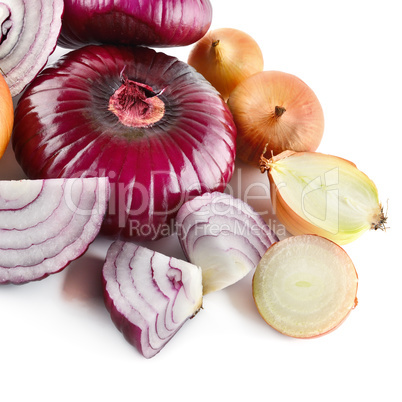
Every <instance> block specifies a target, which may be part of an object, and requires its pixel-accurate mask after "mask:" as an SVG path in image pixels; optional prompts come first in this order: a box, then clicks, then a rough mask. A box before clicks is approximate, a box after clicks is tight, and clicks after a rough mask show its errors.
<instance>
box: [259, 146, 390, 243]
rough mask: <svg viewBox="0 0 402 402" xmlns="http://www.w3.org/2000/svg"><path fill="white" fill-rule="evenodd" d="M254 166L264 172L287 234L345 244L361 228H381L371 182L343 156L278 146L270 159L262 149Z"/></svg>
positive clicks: (380, 211) (380, 210)
mask: <svg viewBox="0 0 402 402" xmlns="http://www.w3.org/2000/svg"><path fill="white" fill-rule="evenodd" d="M264 153H265V152H264ZM260 168H261V172H265V171H268V178H269V181H270V187H271V200H272V204H273V208H274V211H275V213H276V215H277V217H278V219H279V220H280V221H281V222H282V223H283V224H284V225H285V227H286V229H287V230H288V232H290V233H291V234H293V235H298V234H316V235H319V236H323V237H326V238H327V239H330V240H332V241H334V242H336V243H338V244H346V243H350V242H352V241H353V240H355V239H357V238H358V237H359V236H361V235H362V234H363V233H364V232H366V231H367V230H370V229H384V228H385V223H386V219H387V218H386V216H385V214H384V211H383V208H382V205H381V203H380V202H379V198H378V191H377V187H376V186H375V184H374V183H373V181H372V180H370V179H369V178H368V177H367V176H366V175H365V174H364V173H363V172H361V171H360V170H359V169H358V168H357V167H356V165H355V164H354V163H352V162H350V161H348V160H346V159H343V158H340V157H337V156H332V155H325V154H322V153H318V152H294V151H284V152H282V153H280V154H279V155H276V156H272V157H271V159H266V158H265V157H264V154H263V155H262V156H261V159H260Z"/></svg>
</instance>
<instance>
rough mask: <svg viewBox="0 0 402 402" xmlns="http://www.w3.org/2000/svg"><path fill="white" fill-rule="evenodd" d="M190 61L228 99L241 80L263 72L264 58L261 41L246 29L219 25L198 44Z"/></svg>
mask: <svg viewBox="0 0 402 402" xmlns="http://www.w3.org/2000/svg"><path fill="white" fill-rule="evenodd" d="M188 64H189V65H190V66H192V67H194V68H195V69H196V70H197V71H198V72H199V73H200V74H202V75H203V76H204V77H205V78H206V79H207V80H208V81H209V82H210V83H211V84H212V85H213V86H214V87H215V88H216V89H217V90H218V91H219V92H220V94H221V95H222V97H223V99H224V100H227V99H228V98H229V95H230V93H231V92H232V91H233V90H234V88H235V87H236V86H237V85H238V84H239V83H240V82H242V81H243V80H244V79H246V78H247V77H249V76H251V75H253V74H255V73H257V72H260V71H262V69H263V68H264V58H263V55H262V51H261V49H260V47H259V46H258V43H257V42H256V41H255V40H254V39H253V38H252V37H251V36H250V35H248V34H247V33H246V32H243V31H240V30H239V29H233V28H219V29H214V30H212V31H209V32H208V33H207V34H206V35H205V36H204V37H202V38H201V39H200V40H199V41H198V42H197V43H196V44H195V45H194V47H193V49H192V50H191V52H190V54H189V57H188Z"/></svg>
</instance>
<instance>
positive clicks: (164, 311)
mask: <svg viewBox="0 0 402 402" xmlns="http://www.w3.org/2000/svg"><path fill="white" fill-rule="evenodd" d="M121 256H123V257H122V259H121ZM169 271H175V272H177V273H178V274H179V278H178V281H177V282H176V281H175V279H174V277H169V276H168V275H169ZM167 281H169V282H171V283H169V285H168V284H167ZM201 281H202V279H201V269H200V268H199V267H197V266H195V265H192V264H189V263H187V262H185V261H181V260H177V259H175V258H172V257H168V256H165V255H162V254H160V253H157V252H155V251H152V250H150V249H147V248H144V247H141V246H138V245H135V244H134V243H132V242H124V241H121V240H117V241H115V242H114V243H112V245H111V246H110V247H109V250H108V253H107V256H106V260H105V264H104V266H103V270H102V284H103V295H104V302H105V306H106V309H107V310H108V311H109V313H110V316H111V319H112V321H113V323H114V325H115V326H116V328H117V329H118V330H119V331H120V332H121V333H122V334H123V335H124V338H125V339H126V340H127V341H128V342H129V343H130V344H131V345H133V346H134V347H135V348H137V349H138V351H139V352H140V353H141V354H142V355H143V356H144V357H146V358H151V357H154V356H155V355H156V354H158V353H159V352H160V351H161V350H162V349H163V348H164V347H165V346H166V344H167V343H168V342H169V341H170V340H171V339H172V337H174V335H175V334H176V333H177V331H179V330H180V328H181V327H182V326H183V325H184V324H185V323H186V321H187V320H188V319H190V318H192V317H194V315H195V314H197V313H198V311H199V309H200V308H201V307H202V285H201ZM162 299H163V302H162V301H161V300H162ZM139 300H141V301H142V303H139V302H138V301H139ZM183 304H184V305H187V308H186V313H187V315H186V316H184V315H182V316H181V318H180V319H178V318H177V316H176V318H175V311H176V310H177V309H178V310H180V309H181V308H183ZM190 309H191V310H190ZM151 311H152V312H151ZM161 323H163V328H160V325H161ZM155 336H156V337H157V338H158V339H157V340H155Z"/></svg>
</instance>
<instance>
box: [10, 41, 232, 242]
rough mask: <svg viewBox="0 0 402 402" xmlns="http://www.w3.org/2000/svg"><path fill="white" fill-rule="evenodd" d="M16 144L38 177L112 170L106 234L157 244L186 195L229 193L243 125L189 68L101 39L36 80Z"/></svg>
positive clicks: (25, 99) (20, 111)
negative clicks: (100, 43)
mask: <svg viewBox="0 0 402 402" xmlns="http://www.w3.org/2000/svg"><path fill="white" fill-rule="evenodd" d="M12 143H13V147H14V150H15V155H16V158H17V160H18V162H19V163H20V165H21V166H22V168H23V170H24V171H25V173H26V174H27V176H28V177H29V178H31V179H36V178H50V177H77V176H105V175H107V176H108V177H109V179H110V183H111V197H110V202H109V209H108V214H107V216H106V218H105V221H104V225H103V230H102V231H103V233H105V234H108V235H112V236H114V235H117V234H120V235H122V236H124V237H125V238H126V239H129V238H131V239H132V238H136V239H137V240H156V239H157V238H161V237H165V236H168V235H170V234H171V233H172V232H173V230H174V217H175V215H176V214H177V210H178V209H179V207H180V205H181V204H182V203H183V202H184V201H185V200H187V199H189V198H191V197H194V196H197V195H200V194H202V193H204V192H206V191H223V190H224V189H225V187H226V185H227V183H228V181H229V180H230V178H231V177H232V174H233V170H234V159H235V147H236V145H235V144H236V127H235V125H234V123H233V118H232V115H231V113H230V111H229V109H228V107H227V106H226V104H225V103H224V101H223V100H222V98H221V97H220V96H219V94H218V92H217V91H216V90H215V89H214V88H213V87H212V85H211V84H210V83H209V82H208V81H206V80H205V78H203V77H202V76H201V75H200V74H198V73H197V72H196V71H195V70H194V69H193V68H192V67H190V66H189V65H188V64H186V63H184V62H181V61H179V60H178V59H176V58H175V57H171V56H168V55H166V54H164V53H162V52H155V51H154V50H152V49H149V48H141V47H138V48H132V47H117V46H112V45H109V46H108V45H103V46H95V45H94V46H87V47H84V48H81V49H78V50H75V51H71V52H70V53H68V54H67V55H66V56H65V57H63V58H62V59H61V60H60V61H59V62H58V63H57V64H56V65H55V66H54V67H53V68H47V69H45V70H44V71H43V72H42V73H41V74H40V75H39V76H38V77H37V78H36V79H35V80H34V82H32V83H31V85H30V86H29V87H28V88H27V90H26V91H25V92H24V94H23V95H22V97H21V98H20V100H19V102H18V105H17V107H16V111H15V125H14V130H13V136H12Z"/></svg>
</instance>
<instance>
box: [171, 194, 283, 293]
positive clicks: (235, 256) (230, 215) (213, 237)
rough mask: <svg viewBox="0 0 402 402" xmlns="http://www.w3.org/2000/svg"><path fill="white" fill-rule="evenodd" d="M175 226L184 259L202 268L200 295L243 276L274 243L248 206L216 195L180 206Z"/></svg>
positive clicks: (195, 199)
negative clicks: (201, 292) (202, 290)
mask: <svg viewBox="0 0 402 402" xmlns="http://www.w3.org/2000/svg"><path fill="white" fill-rule="evenodd" d="M176 224H177V233H178V236H179V240H180V244H181V246H182V248H183V251H184V253H185V255H186V256H187V258H188V260H189V261H190V262H191V263H193V264H196V265H198V266H200V267H201V268H202V276H203V289H204V294H207V293H210V292H214V291H216V290H220V289H223V288H225V287H227V286H229V285H231V284H233V283H235V282H237V281H238V280H240V279H241V278H243V277H244V276H246V275H247V274H248V273H249V272H250V271H251V270H252V269H254V268H255V267H256V266H257V264H258V263H259V261H260V260H261V258H262V256H263V255H264V254H265V252H266V251H267V249H268V248H269V246H270V245H271V244H272V243H275V242H277V241H278V237H277V236H276V234H275V233H274V232H273V231H272V230H271V229H270V228H269V226H268V225H267V224H266V222H265V221H264V219H263V218H262V217H261V216H260V215H259V214H258V213H257V212H256V211H254V210H253V208H252V207H251V206H250V205H248V204H247V203H245V202H244V201H242V200H240V199H237V198H234V197H232V196H231V195H229V194H225V193H220V192H213V193H205V194H204V195H202V196H198V197H195V198H194V199H192V200H190V201H187V202H186V203H184V204H183V206H182V207H181V208H180V210H179V212H178V214H177V217H176Z"/></svg>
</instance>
